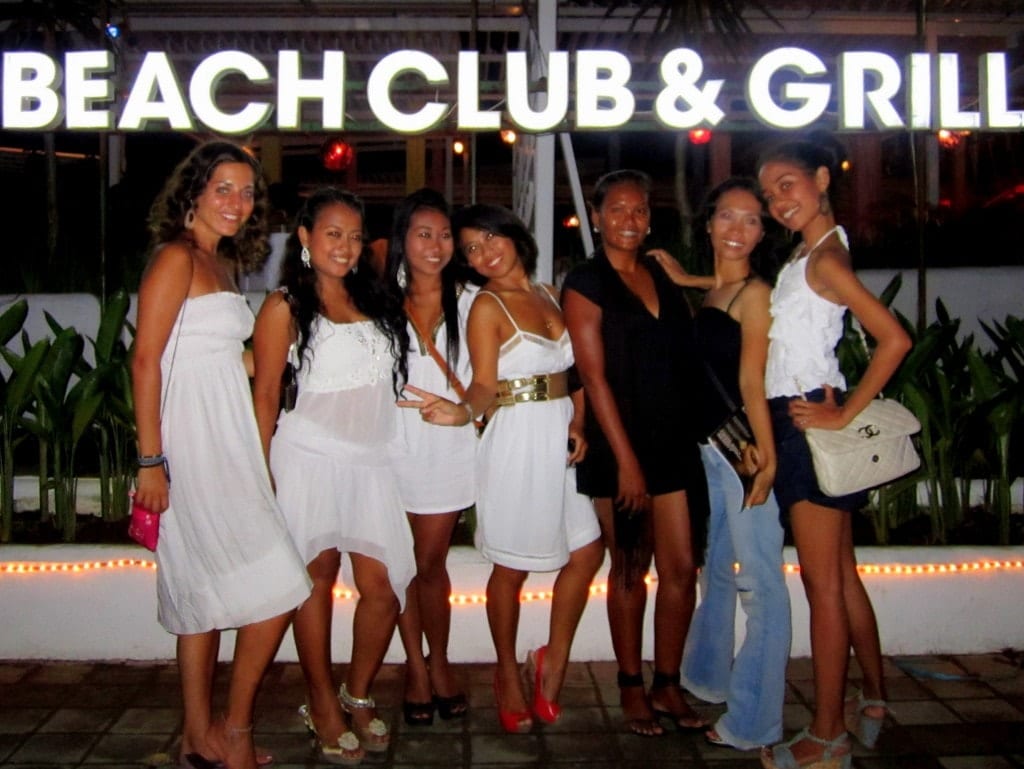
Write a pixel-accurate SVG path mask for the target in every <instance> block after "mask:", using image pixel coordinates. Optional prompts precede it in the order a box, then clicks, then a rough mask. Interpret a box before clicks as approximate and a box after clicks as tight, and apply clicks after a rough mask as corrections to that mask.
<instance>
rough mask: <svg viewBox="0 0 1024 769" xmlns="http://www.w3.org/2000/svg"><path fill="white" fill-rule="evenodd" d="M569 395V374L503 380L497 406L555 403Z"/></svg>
mask: <svg viewBox="0 0 1024 769" xmlns="http://www.w3.org/2000/svg"><path fill="white" fill-rule="evenodd" d="M568 394H569V372H567V371H559V372H558V373H556V374H539V375H537V376H525V377H520V378H518V379H502V380H499V382H498V399H497V400H496V401H495V402H494V403H495V405H497V406H514V405H515V404H517V403H531V402H533V401H553V400H555V398H564V397H566V396H567V395H568Z"/></svg>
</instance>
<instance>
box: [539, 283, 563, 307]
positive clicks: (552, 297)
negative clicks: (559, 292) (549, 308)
mask: <svg viewBox="0 0 1024 769" xmlns="http://www.w3.org/2000/svg"><path fill="white" fill-rule="evenodd" d="M537 285H538V286H540V287H541V288H542V289H543V290H544V293H545V294H546V295H547V297H548V299H550V300H551V303H552V304H553V305H555V307H557V308H558V309H559V310H561V309H562V305H560V304H559V303H558V299H557V298H556V297H555V295H554V294H552V293H551V289H550V288H548V286H547V284H546V283H538V284H537Z"/></svg>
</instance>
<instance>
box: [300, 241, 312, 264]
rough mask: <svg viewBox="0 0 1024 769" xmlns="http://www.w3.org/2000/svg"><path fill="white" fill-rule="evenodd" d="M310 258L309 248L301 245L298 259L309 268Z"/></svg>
mask: <svg viewBox="0 0 1024 769" xmlns="http://www.w3.org/2000/svg"><path fill="white" fill-rule="evenodd" d="M310 259H311V257H310V254H309V249H308V248H306V246H303V247H302V250H301V251H299V260H300V261H301V262H302V266H303V267H305V268H306V269H309V262H310Z"/></svg>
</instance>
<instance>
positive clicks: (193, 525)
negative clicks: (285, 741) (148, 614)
mask: <svg viewBox="0 0 1024 769" xmlns="http://www.w3.org/2000/svg"><path fill="white" fill-rule="evenodd" d="M265 203H266V188H265V185H264V183H263V179H262V176H261V174H260V168H259V164H258V163H257V162H256V160H255V158H253V157H252V155H250V154H249V153H248V152H247V151H246V150H244V149H242V148H241V147H238V146H236V145H234V144H231V143H229V142H223V141H215V142H209V143H207V144H203V145H201V146H199V147H197V148H196V149H195V150H193V151H192V153H191V154H190V155H189V156H188V157H187V158H185V160H184V161H182V163H181V164H180V165H179V166H178V167H177V169H176V170H175V172H174V174H173V176H172V177H171V178H170V180H169V181H168V182H167V184H166V186H165V188H164V190H163V192H162V193H161V195H160V197H159V198H158V199H157V201H156V203H155V204H154V206H153V209H152V212H151V215H150V230H151V233H152V242H153V256H152V259H151V261H150V264H149V266H148V268H147V270H146V274H145V275H144V277H143V280H142V285H141V286H140V287H139V307H138V330H137V332H136V335H135V347H134V354H133V358H132V392H133V395H134V399H135V421H136V426H137V431H138V448H139V465H140V467H139V475H138V482H137V485H136V491H135V501H136V503H138V504H141V505H143V506H144V507H146V508H148V509H150V510H153V511H155V512H158V513H162V515H161V518H160V539H159V544H158V546H157V562H158V564H159V569H158V571H157V599H158V616H159V620H160V624H162V625H163V626H164V627H165V628H166V629H167V630H168V631H169V632H171V633H174V634H176V635H177V636H178V642H177V657H178V667H179V674H180V677H181V690H182V699H183V702H184V710H185V722H184V726H183V730H182V732H183V733H182V739H181V755H180V759H181V762H182V764H183V765H190V766H193V767H207V766H214V765H216V764H218V763H220V764H223V765H224V766H226V767H228V768H229V769H253V768H254V767H255V766H256V765H257V758H256V755H255V750H254V748H253V743H252V717H253V700H254V698H255V696H256V690H257V688H258V686H259V683H260V680H261V679H262V677H263V673H264V671H265V669H266V666H267V665H268V664H269V662H270V661H271V659H272V658H273V656H274V653H275V651H276V650H277V647H278V644H279V643H280V641H281V637H282V635H283V634H284V631H285V629H286V627H287V625H288V620H289V619H290V617H291V613H292V610H293V609H294V608H295V607H296V606H298V604H299V603H301V602H302V601H304V600H305V599H306V597H307V596H308V595H309V579H308V577H307V576H306V573H305V569H304V568H303V564H302V560H301V559H300V558H299V555H298V553H297V552H296V550H295V547H294V546H293V545H292V541H291V538H290V537H289V536H288V530H287V527H286V526H285V522H284V519H283V518H282V516H281V513H280V511H279V509H278V507H277V503H276V501H275V500H274V492H273V490H272V488H271V485H270V478H269V475H268V474H267V470H266V464H265V463H264V461H263V457H262V454H261V451H260V441H259V433H258V431H257V428H256V420H255V417H254V414H253V410H252V398H251V396H250V394H249V381H248V377H247V376H246V372H245V367H244V365H243V362H242V344H243V342H244V341H245V340H246V339H247V338H248V337H249V335H250V333H251V331H252V325H253V317H252V312H251V311H250V310H249V307H248V305H247V304H246V302H245V297H244V296H242V294H240V293H239V292H238V286H237V281H236V279H237V276H238V274H239V270H240V269H241V268H243V267H247V266H250V265H255V264H258V263H259V261H260V260H261V259H262V258H264V257H265V256H266V253H267V243H266V237H265V224H264V215H265V211H266V208H265ZM172 471H173V477H174V483H173V484H171V482H170V479H171V475H172ZM226 628H238V636H237V642H236V645H235V656H234V665H233V666H232V671H231V684H230V689H229V693H228V699H227V707H226V710H225V713H224V716H223V718H220V719H218V720H216V721H214V720H213V719H212V717H211V710H212V704H211V698H212V688H213V673H214V666H215V664H216V662H217V654H218V650H219V646H220V631H221V630H223V629H226ZM267 761H269V758H268V757H266V756H264V757H263V759H262V763H266V762H267Z"/></svg>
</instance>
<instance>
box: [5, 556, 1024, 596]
mask: <svg viewBox="0 0 1024 769" xmlns="http://www.w3.org/2000/svg"><path fill="white" fill-rule="evenodd" d="M736 568H737V569H738V568H739V565H738V564H737V567H736ZM117 569H142V570H148V571H155V570H156V562H155V561H151V560H148V559H145V558H118V559H113V560H107V561H80V562H77V563H59V562H52V561H13V562H7V563H0V576H7V577H18V576H25V575H34V574H84V573H88V572H96V571H104V570H117ZM857 569H858V571H860V573H861V574H863V575H865V576H871V577H879V576H881V577H916V576H930V575H970V574H985V573H988V572H993V571H1019V570H1024V560H1020V559H1018V560H1004V561H1001V560H988V559H982V560H977V561H964V562H960V563H954V562H950V563H885V564H860V565H858V566H857ZM782 570H783V571H784V572H785V573H786V574H787V575H798V574H799V573H800V566H799V565H797V564H790V563H787V564H785V565H784V566H783V567H782ZM646 582H647V584H648V585H650V584H653V583H654V582H657V577H652V576H648V577H647V579H646ZM607 592H608V585H607V583H605V582H602V583H595V584H593V585H591V586H590V595H592V596H598V595H605V594H607ZM355 596H356V593H355V591H354V590H352V589H350V588H345V587H336V588H335V589H334V598H335V600H338V601H350V600H353V599H354V598H355ZM552 596H553V593H552V591H550V590H528V591H523V593H522V594H521V596H520V600H521V601H522V602H523V603H533V602H536V601H550V600H551V598H552ZM448 600H449V602H450V603H451V604H452V605H453V606H472V605H477V604H484V603H486V602H487V598H486V597H485V596H484V595H483V594H482V593H453V594H452V595H451V596H449V598H448Z"/></svg>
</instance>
